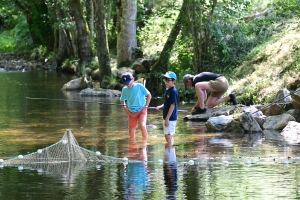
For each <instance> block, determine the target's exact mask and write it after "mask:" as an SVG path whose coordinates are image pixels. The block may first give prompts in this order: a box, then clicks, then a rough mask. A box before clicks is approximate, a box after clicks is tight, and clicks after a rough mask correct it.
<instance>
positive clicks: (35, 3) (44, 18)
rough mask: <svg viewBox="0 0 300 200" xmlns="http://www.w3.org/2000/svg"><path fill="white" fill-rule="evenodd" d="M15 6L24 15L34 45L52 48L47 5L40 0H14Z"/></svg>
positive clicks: (50, 25) (50, 19) (52, 36)
mask: <svg viewBox="0 0 300 200" xmlns="http://www.w3.org/2000/svg"><path fill="white" fill-rule="evenodd" d="M14 3H15V5H16V7H18V8H19V9H20V10H21V12H22V13H23V14H24V15H25V16H26V19H27V23H28V26H29V31H30V35H31V38H32V41H33V43H34V44H35V46H39V45H43V46H45V47H47V49H48V50H50V51H51V50H53V47H54V35H53V21H52V18H51V17H50V16H49V13H48V8H47V5H46V4H45V2H44V1H41V0H30V1H20V0H14Z"/></svg>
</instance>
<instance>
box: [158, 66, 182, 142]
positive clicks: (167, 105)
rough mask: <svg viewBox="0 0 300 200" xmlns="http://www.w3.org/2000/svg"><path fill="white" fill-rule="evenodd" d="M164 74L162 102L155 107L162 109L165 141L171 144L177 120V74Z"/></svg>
mask: <svg viewBox="0 0 300 200" xmlns="http://www.w3.org/2000/svg"><path fill="white" fill-rule="evenodd" d="M163 76H164V82H165V85H166V91H165V94H164V103H163V104H162V105H160V106H157V107H156V109H157V110H159V109H163V119H164V124H163V127H164V134H165V138H166V141H167V143H169V144H170V145H173V142H174V139H173V135H174V134H175V128H176V122H177V103H178V92H177V89H176V87H175V83H176V79H177V76H176V74H175V73H174V72H167V73H166V74H164V75H163Z"/></svg>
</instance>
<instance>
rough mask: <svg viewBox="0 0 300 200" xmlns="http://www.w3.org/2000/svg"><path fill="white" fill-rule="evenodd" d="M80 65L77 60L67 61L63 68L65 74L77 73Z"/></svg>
mask: <svg viewBox="0 0 300 200" xmlns="http://www.w3.org/2000/svg"><path fill="white" fill-rule="evenodd" d="M78 65H79V63H78V60H75V59H66V60H65V61H64V62H63V64H62V66H61V68H62V71H63V72H65V73H71V74H74V73H75V72H76V69H77V66H78Z"/></svg>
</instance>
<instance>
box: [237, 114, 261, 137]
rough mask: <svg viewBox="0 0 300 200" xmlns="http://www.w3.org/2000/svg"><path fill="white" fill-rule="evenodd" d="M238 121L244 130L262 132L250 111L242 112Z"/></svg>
mask: <svg viewBox="0 0 300 200" xmlns="http://www.w3.org/2000/svg"><path fill="white" fill-rule="evenodd" d="M240 121H241V123H242V126H243V128H244V130H245V131H247V132H251V133H252V132H262V129H261V127H260V125H259V124H258V123H257V121H256V120H255V119H254V117H253V116H252V113H250V112H244V113H243V114H242V115H241V118H240Z"/></svg>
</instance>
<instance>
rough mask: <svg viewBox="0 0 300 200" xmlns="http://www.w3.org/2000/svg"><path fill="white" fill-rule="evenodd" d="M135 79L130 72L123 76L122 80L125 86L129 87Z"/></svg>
mask: <svg viewBox="0 0 300 200" xmlns="http://www.w3.org/2000/svg"><path fill="white" fill-rule="evenodd" d="M132 79H133V76H132V74H131V73H130V72H127V73H125V74H123V75H122V80H123V84H124V85H128V84H129V83H130V82H131V81H132Z"/></svg>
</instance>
